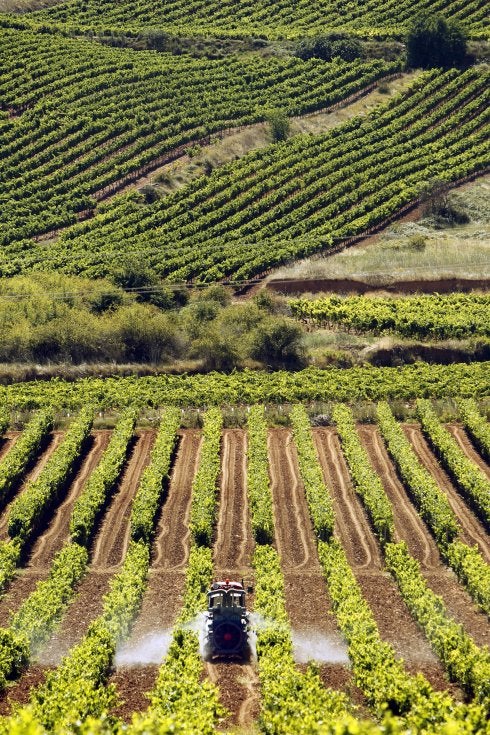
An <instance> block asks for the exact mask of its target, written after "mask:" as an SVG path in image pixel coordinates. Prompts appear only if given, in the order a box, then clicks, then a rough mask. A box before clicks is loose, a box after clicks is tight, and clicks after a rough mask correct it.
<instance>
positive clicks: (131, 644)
mask: <svg viewBox="0 0 490 735" xmlns="http://www.w3.org/2000/svg"><path fill="white" fill-rule="evenodd" d="M200 447H201V432H200V431H195V430H189V431H184V432H182V433H181V437H180V441H179V446H178V449H177V454H176V458H175V462H174V466H173V468H172V472H171V475H170V482H169V487H168V493H167V495H166V498H165V501H164V504H163V506H162V512H161V515H160V519H159V521H158V525H157V534H156V537H155V542H154V554H153V558H154V561H153V564H152V566H151V569H150V575H149V579H148V585H147V588H146V591H145V594H144V596H143V602H142V605H141V610H140V613H139V615H138V617H137V618H136V621H135V624H134V627H133V630H132V632H131V636H130V638H129V640H128V641H127V642H126V643H125V644H124V645H123V646H122V647H121V649H120V651H119V652H118V656H117V658H116V668H115V671H114V673H113V675H112V676H111V679H110V681H111V682H112V683H114V684H115V685H116V687H117V690H118V694H119V697H120V699H121V704H120V705H119V706H118V707H117V709H116V711H115V714H116V715H117V716H118V717H120V718H122V719H124V720H127V721H128V722H129V721H130V719H131V715H132V713H133V712H136V711H142V710H144V709H146V707H148V704H149V702H148V699H147V697H146V696H145V695H146V693H147V692H149V691H150V690H151V688H152V687H153V684H154V682H155V679H156V676H157V674H158V669H159V664H160V662H161V660H162V658H163V655H164V653H165V650H166V647H167V646H168V644H169V642H170V638H171V630H172V627H173V625H174V623H175V620H176V618H177V615H178V614H179V610H180V608H181V606H182V597H183V592H184V581H185V567H186V564H187V559H188V557H189V548H190V534H189V529H188V521H189V510H190V503H191V491H192V481H193V479H194V476H195V473H196V470H197V467H198V464H199V455H200Z"/></svg>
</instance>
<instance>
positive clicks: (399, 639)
mask: <svg viewBox="0 0 490 735" xmlns="http://www.w3.org/2000/svg"><path fill="white" fill-rule="evenodd" d="M314 437H315V443H316V447H317V452H318V456H319V458H320V463H321V465H322V469H323V473H324V477H325V482H326V485H327V487H328V488H329V490H330V491H331V493H332V496H333V501H334V508H335V515H336V521H337V524H338V525H337V528H336V531H337V534H338V536H339V537H340V540H341V542H342V545H343V547H344V549H345V551H346V554H347V558H348V560H349V564H350V566H351V568H352V570H353V571H354V574H355V576H356V579H357V582H358V584H359V585H360V587H361V589H362V593H363V595H364V597H365V599H366V600H367V602H368V603H369V605H370V607H371V609H372V611H373V614H374V617H375V619H376V622H377V624H378V628H379V632H380V635H381V637H382V638H383V639H384V640H386V641H387V642H388V643H390V644H391V645H392V646H393V648H394V649H395V651H396V653H397V655H398V656H400V657H402V658H403V659H404V661H406V664H407V669H409V670H411V671H421V672H422V673H423V674H424V675H425V676H426V677H427V679H428V680H429V681H430V683H431V684H432V686H433V687H434V688H435V689H441V690H445V689H448V688H449V685H448V682H447V680H446V678H445V675H444V670H443V668H442V666H441V665H440V664H439V662H438V661H437V659H436V657H435V656H434V654H433V653H432V650H431V648H430V645H429V643H428V641H427V639H426V638H425V636H424V634H423V633H422V631H421V630H420V629H419V627H418V625H417V624H416V622H415V621H414V619H413V618H412V616H411V614H410V611H409V610H408V608H407V606H406V604H405V602H404V600H403V598H402V596H401V594H400V592H399V590H398V587H397V585H396V583H395V582H394V581H393V580H392V578H391V577H390V575H389V574H388V573H387V572H385V571H384V565H383V562H382V557H381V552H380V549H379V546H378V542H377V540H376V538H375V536H374V534H373V532H372V531H371V528H370V525H369V522H368V519H367V517H366V514H365V512H364V509H363V507H362V505H361V501H360V500H359V498H358V497H357V495H356V493H355V491H354V488H353V486H352V482H351V480H350V475H349V470H348V468H347V465H346V462H345V459H344V457H343V453H342V449H341V446H340V441H339V438H338V436H337V434H336V432H335V430H334V429H331V428H325V429H323V428H322V429H317V430H315V431H314ZM393 471H394V470H393ZM395 479H396V478H395ZM358 544H361V549H362V550H363V552H364V553H363V554H361V555H360V554H359V549H358V548H357V546H358ZM367 552H368V553H367ZM452 693H453V694H456V695H460V693H459V692H458V691H457V690H456V688H453V692H452Z"/></svg>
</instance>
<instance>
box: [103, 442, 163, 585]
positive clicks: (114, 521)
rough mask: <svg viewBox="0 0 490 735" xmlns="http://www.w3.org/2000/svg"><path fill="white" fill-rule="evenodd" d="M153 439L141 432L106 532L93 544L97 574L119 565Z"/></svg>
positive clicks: (108, 515)
mask: <svg viewBox="0 0 490 735" xmlns="http://www.w3.org/2000/svg"><path fill="white" fill-rule="evenodd" d="M155 436H156V434H155V432H154V431H149V430H147V431H142V432H140V435H139V437H138V440H137V442H136V445H135V447H134V450H133V454H132V456H131V461H130V462H129V464H128V466H127V470H126V473H125V475H124V478H123V481H122V484H121V488H120V491H119V492H118V493H117V495H116V496H115V498H114V502H113V503H111V505H110V507H109V509H108V511H107V514H106V516H105V519H104V527H105V529H106V533H100V534H99V535H98V537H97V540H96V542H95V546H94V550H93V555H92V568H93V569H94V570H96V571H104V572H115V571H116V570H117V569H118V567H119V566H120V565H121V564H122V561H123V559H124V555H125V554H126V549H127V548H128V543H129V530H130V529H129V516H130V513H131V504H132V502H133V497H134V495H135V493H136V490H137V489H138V485H139V480H140V477H141V475H142V474H143V471H144V470H145V468H146V467H147V466H148V463H149V461H150V452H151V448H152V446H153V442H154V441H155ZM108 529H110V533H109V532H108Z"/></svg>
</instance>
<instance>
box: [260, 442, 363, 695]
mask: <svg viewBox="0 0 490 735" xmlns="http://www.w3.org/2000/svg"><path fill="white" fill-rule="evenodd" d="M269 462H270V473H271V489H272V496H273V499H274V512H275V529H276V546H277V549H278V551H279V554H280V557H281V566H282V571H283V574H284V582H285V592H286V610H287V613H288V616H289V619H290V621H291V627H292V629H293V632H294V633H297V634H299V635H301V636H305V637H306V639H313V638H314V637H316V636H322V637H324V639H325V640H328V641H331V643H332V644H334V643H337V644H338V645H341V646H342V645H343V643H342V636H341V633H340V631H339V629H338V627H337V624H336V621H335V618H334V615H333V611H332V602H331V600H330V597H329V595H328V592H327V588H326V586H325V581H324V578H323V572H322V569H321V566H320V562H319V559H318V552H317V547H316V541H315V535H314V530H313V527H312V525H311V521H310V517H309V512H308V505H307V502H306V497H305V490H304V486H303V484H302V482H301V480H300V479H299V466H298V455H297V451H296V447H295V444H294V442H293V436H292V433H291V431H290V430H288V429H274V430H272V431H270V432H269ZM320 674H321V677H322V680H323V681H324V683H325V685H326V686H328V687H331V688H333V689H342V690H347V691H348V692H349V694H352V693H355V697H354V699H355V700H356V701H357V702H358V703H359V702H362V695H361V693H360V692H358V691H357V690H356V688H355V686H354V683H353V680H352V674H351V672H350V670H349V667H348V666H347V665H345V666H344V665H342V664H336V663H323V664H322V665H321V666H320Z"/></svg>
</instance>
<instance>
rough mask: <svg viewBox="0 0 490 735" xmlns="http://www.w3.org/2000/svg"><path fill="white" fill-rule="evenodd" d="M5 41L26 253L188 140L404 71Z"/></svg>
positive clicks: (2, 100) (326, 101)
mask: <svg viewBox="0 0 490 735" xmlns="http://www.w3.org/2000/svg"><path fill="white" fill-rule="evenodd" d="M0 43H1V48H2V76H1V79H0V108H1V109H3V110H4V111H6V113H7V114H6V115H4V116H3V117H0V146H1V148H2V159H3V166H2V173H1V176H0V197H1V198H2V199H5V201H6V203H5V204H4V205H3V206H2V211H1V214H0V221H1V223H2V236H1V240H0V243H1V244H2V245H5V244H8V243H10V242H15V243H16V244H15V246H14V249H15V248H17V249H18V248H19V247H20V249H21V250H23V249H24V247H25V243H23V242H22V240H23V239H24V238H27V237H31V236H33V235H39V234H41V233H44V232H48V231H51V230H54V229H56V228H60V227H63V226H67V225H69V224H71V223H74V222H76V220H77V213H80V212H81V211H84V210H87V209H88V210H90V209H93V208H94V206H95V204H96V199H97V198H101V197H103V196H104V195H106V194H108V193H110V192H111V191H113V190H114V189H116V188H117V186H120V185H121V183H127V181H128V180H133V179H132V177H134V178H138V177H140V176H141V175H142V173H143V172H145V171H147V170H148V169H151V168H152V166H154V162H155V161H157V162H158V163H159V164H160V165H161V164H162V163H163V162H164V161H165V160H174V159H175V158H176V157H178V156H179V155H180V156H182V155H184V153H185V152H186V150H187V147H189V144H190V145H191V146H192V145H195V144H199V143H200V144H205V143H206V142H209V136H210V135H211V134H212V133H217V132H219V131H223V130H226V129H228V128H230V127H236V126H240V125H246V124H250V123H252V122H256V121H259V120H264V119H265V117H266V115H267V111H268V110H270V109H271V108H275V107H280V108H283V109H285V110H286V111H287V112H288V114H300V113H305V112H308V111H311V110H315V109H319V108H322V107H327V106H328V105H331V104H333V103H335V102H338V101H339V100H341V99H343V98H344V97H348V96H349V95H350V94H352V93H353V92H355V91H357V90H360V89H363V88H364V87H367V86H369V85H370V84H371V83H373V82H374V81H375V80H376V79H379V78H381V77H384V76H387V75H389V74H390V73H393V71H395V70H396V69H397V64H390V63H386V62H383V61H377V60H373V61H368V62H362V61H358V62H352V63H345V62H340V63H339V64H333V65H331V66H330V67H329V68H328V69H327V73H325V71H326V70H325V64H323V63H322V62H321V61H320V60H318V59H312V60H310V61H307V62H303V61H302V60H300V59H296V58H291V57H289V58H281V57H272V58H270V59H262V58H258V57H255V58H254V57H251V58H249V57H239V56H230V57H227V58H225V59H217V60H208V59H194V58H192V57H190V56H183V57H179V56H174V55H172V54H155V53H151V52H134V51H131V50H129V49H123V50H121V49H117V50H116V49H111V48H105V47H101V46H100V45H98V44H94V43H91V42H89V41H83V40H79V39H77V40H75V39H67V38H64V37H62V36H56V35H51V34H48V35H46V34H43V33H33V32H27V31H26V32H21V31H14V30H9V29H0ZM19 59H22V63H21V64H20V63H19ZM60 111H62V112H61V114H60ZM116 183H117V186H115V184H116ZM94 196H95V199H94ZM18 241H21V242H20V245H19V243H18ZM2 270H3V269H2ZM4 273H5V274H6V275H10V269H9V267H8V266H6V267H5V269H4Z"/></svg>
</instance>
